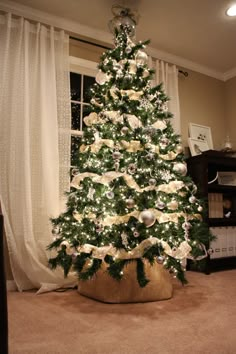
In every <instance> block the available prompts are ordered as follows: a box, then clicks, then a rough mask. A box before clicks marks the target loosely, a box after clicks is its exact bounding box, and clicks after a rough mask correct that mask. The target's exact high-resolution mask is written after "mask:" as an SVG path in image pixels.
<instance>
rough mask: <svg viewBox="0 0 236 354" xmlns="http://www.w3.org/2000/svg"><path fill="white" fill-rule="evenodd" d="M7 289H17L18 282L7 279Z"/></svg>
mask: <svg viewBox="0 0 236 354" xmlns="http://www.w3.org/2000/svg"><path fill="white" fill-rule="evenodd" d="M7 291H17V287H16V283H15V281H14V280H7Z"/></svg>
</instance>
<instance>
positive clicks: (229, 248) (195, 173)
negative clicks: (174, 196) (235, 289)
mask: <svg viewBox="0 0 236 354" xmlns="http://www.w3.org/2000/svg"><path fill="white" fill-rule="evenodd" d="M186 162H187V165H188V174H189V175H190V176H191V177H192V179H193V181H194V182H195V183H196V185H197V187H198V193H199V196H200V197H202V198H203V199H205V200H206V203H207V208H208V209H207V212H208V213H207V216H206V217H205V221H206V222H207V224H208V226H209V228H210V229H211V231H212V233H213V234H215V235H216V236H217V235H218V237H217V240H216V241H214V242H211V244H210V245H207V246H208V247H209V249H210V251H211V252H212V253H210V254H209V256H208V259H207V262H206V266H205V272H206V273H210V271H211V270H216V269H221V268H225V267H230V268H232V267H235V266H236V184H235V185H223V184H219V177H218V178H217V176H218V175H219V174H218V172H221V173H222V172H235V173H236V156H235V157H234V156H233V155H232V156H231V155H230V154H229V153H223V152H219V151H214V150H209V151H205V152H203V153H202V154H201V155H197V156H193V157H190V158H188V159H187V161H186ZM221 183H222V182H221ZM226 183H227V181H226Z"/></svg>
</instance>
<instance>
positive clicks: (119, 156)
mask: <svg viewBox="0 0 236 354" xmlns="http://www.w3.org/2000/svg"><path fill="white" fill-rule="evenodd" d="M112 157H113V159H114V160H119V159H120V158H121V153H120V152H119V151H114V152H113V154H112Z"/></svg>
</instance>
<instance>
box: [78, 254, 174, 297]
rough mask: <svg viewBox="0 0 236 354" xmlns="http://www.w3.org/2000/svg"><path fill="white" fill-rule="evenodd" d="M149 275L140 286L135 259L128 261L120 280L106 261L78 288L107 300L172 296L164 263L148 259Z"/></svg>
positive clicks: (81, 281) (146, 267) (84, 293)
mask: <svg viewBox="0 0 236 354" xmlns="http://www.w3.org/2000/svg"><path fill="white" fill-rule="evenodd" d="M143 262H144V264H145V273H146V277H147V278H148V279H149V283H148V284H147V285H146V286H145V287H144V288H141V287H140V286H139V284H138V282H137V273H136V262H135V261H134V262H131V263H128V264H127V266H126V267H125V268H124V269H123V272H124V275H123V278H122V279H121V280H120V281H117V280H115V279H113V278H112V277H111V276H110V275H109V274H108V272H107V271H106V270H107V264H106V263H105V262H103V263H102V267H101V268H100V270H99V271H98V272H97V273H96V275H95V276H94V277H93V278H92V279H91V280H86V281H84V280H80V281H79V283H78V292H79V293H80V294H81V295H84V296H87V297H90V298H92V299H95V300H99V301H102V302H106V303H130V302H149V301H159V300H166V299H170V298H171V297H172V293H173V286H172V281H171V276H170V274H169V272H168V271H167V270H166V269H165V268H164V267H163V265H162V264H158V263H157V262H155V263H154V265H153V266H151V265H150V263H149V262H148V261H146V260H143Z"/></svg>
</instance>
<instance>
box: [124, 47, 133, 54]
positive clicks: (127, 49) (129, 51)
mask: <svg viewBox="0 0 236 354" xmlns="http://www.w3.org/2000/svg"><path fill="white" fill-rule="evenodd" d="M131 52H132V48H131V47H130V46H127V47H126V48H125V53H127V54H129V53H131Z"/></svg>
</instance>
